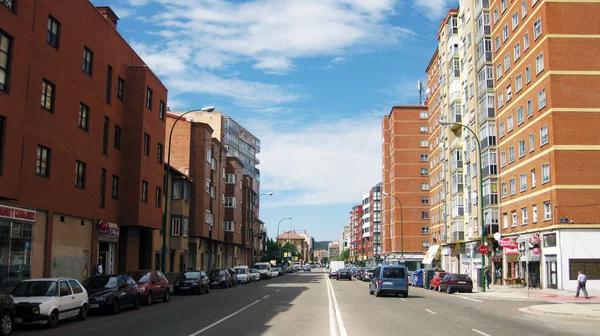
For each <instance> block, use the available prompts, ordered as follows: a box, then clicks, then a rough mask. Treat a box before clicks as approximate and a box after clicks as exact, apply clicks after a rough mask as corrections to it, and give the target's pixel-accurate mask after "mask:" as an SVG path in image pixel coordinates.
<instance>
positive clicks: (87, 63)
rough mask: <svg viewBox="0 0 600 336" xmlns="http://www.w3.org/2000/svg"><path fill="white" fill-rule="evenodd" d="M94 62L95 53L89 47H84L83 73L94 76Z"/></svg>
mask: <svg viewBox="0 0 600 336" xmlns="http://www.w3.org/2000/svg"><path fill="white" fill-rule="evenodd" d="M93 62H94V52H92V51H91V50H90V49H89V48H88V47H83V67H82V69H83V72H85V73H86V74H88V75H90V76H91V75H92V66H93Z"/></svg>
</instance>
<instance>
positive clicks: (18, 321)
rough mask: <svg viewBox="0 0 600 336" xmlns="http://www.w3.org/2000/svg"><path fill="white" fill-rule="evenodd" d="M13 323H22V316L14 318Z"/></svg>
mask: <svg viewBox="0 0 600 336" xmlns="http://www.w3.org/2000/svg"><path fill="white" fill-rule="evenodd" d="M15 323H23V319H22V318H18V317H17V318H16V319H15Z"/></svg>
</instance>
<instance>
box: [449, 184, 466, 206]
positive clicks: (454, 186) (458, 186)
mask: <svg viewBox="0 0 600 336" xmlns="http://www.w3.org/2000/svg"><path fill="white" fill-rule="evenodd" d="M464 188H465V185H464V183H462V182H461V183H453V184H452V195H455V194H458V193H462V192H463V191H464ZM463 214H464V212H463Z"/></svg>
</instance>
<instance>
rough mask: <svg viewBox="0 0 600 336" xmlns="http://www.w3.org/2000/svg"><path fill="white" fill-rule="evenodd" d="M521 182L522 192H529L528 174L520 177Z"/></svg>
mask: <svg viewBox="0 0 600 336" xmlns="http://www.w3.org/2000/svg"><path fill="white" fill-rule="evenodd" d="M519 182H521V183H520V185H521V188H520V190H521V192H524V191H527V174H521V176H520V177H519Z"/></svg>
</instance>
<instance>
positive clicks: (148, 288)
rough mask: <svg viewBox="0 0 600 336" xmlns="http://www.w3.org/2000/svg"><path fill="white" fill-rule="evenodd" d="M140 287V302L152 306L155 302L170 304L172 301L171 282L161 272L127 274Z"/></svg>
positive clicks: (145, 271) (147, 271) (150, 271)
mask: <svg viewBox="0 0 600 336" xmlns="http://www.w3.org/2000/svg"><path fill="white" fill-rule="evenodd" d="M127 275H128V276H130V277H131V278H132V279H133V281H135V282H136V283H137V285H138V291H139V294H140V302H144V303H145V304H147V305H151V304H152V303H153V302H154V301H155V300H160V299H162V300H163V302H169V300H170V299H171V288H170V287H169V280H167V278H166V277H165V275H164V274H163V273H162V272H161V271H159V270H138V271H131V272H127Z"/></svg>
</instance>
